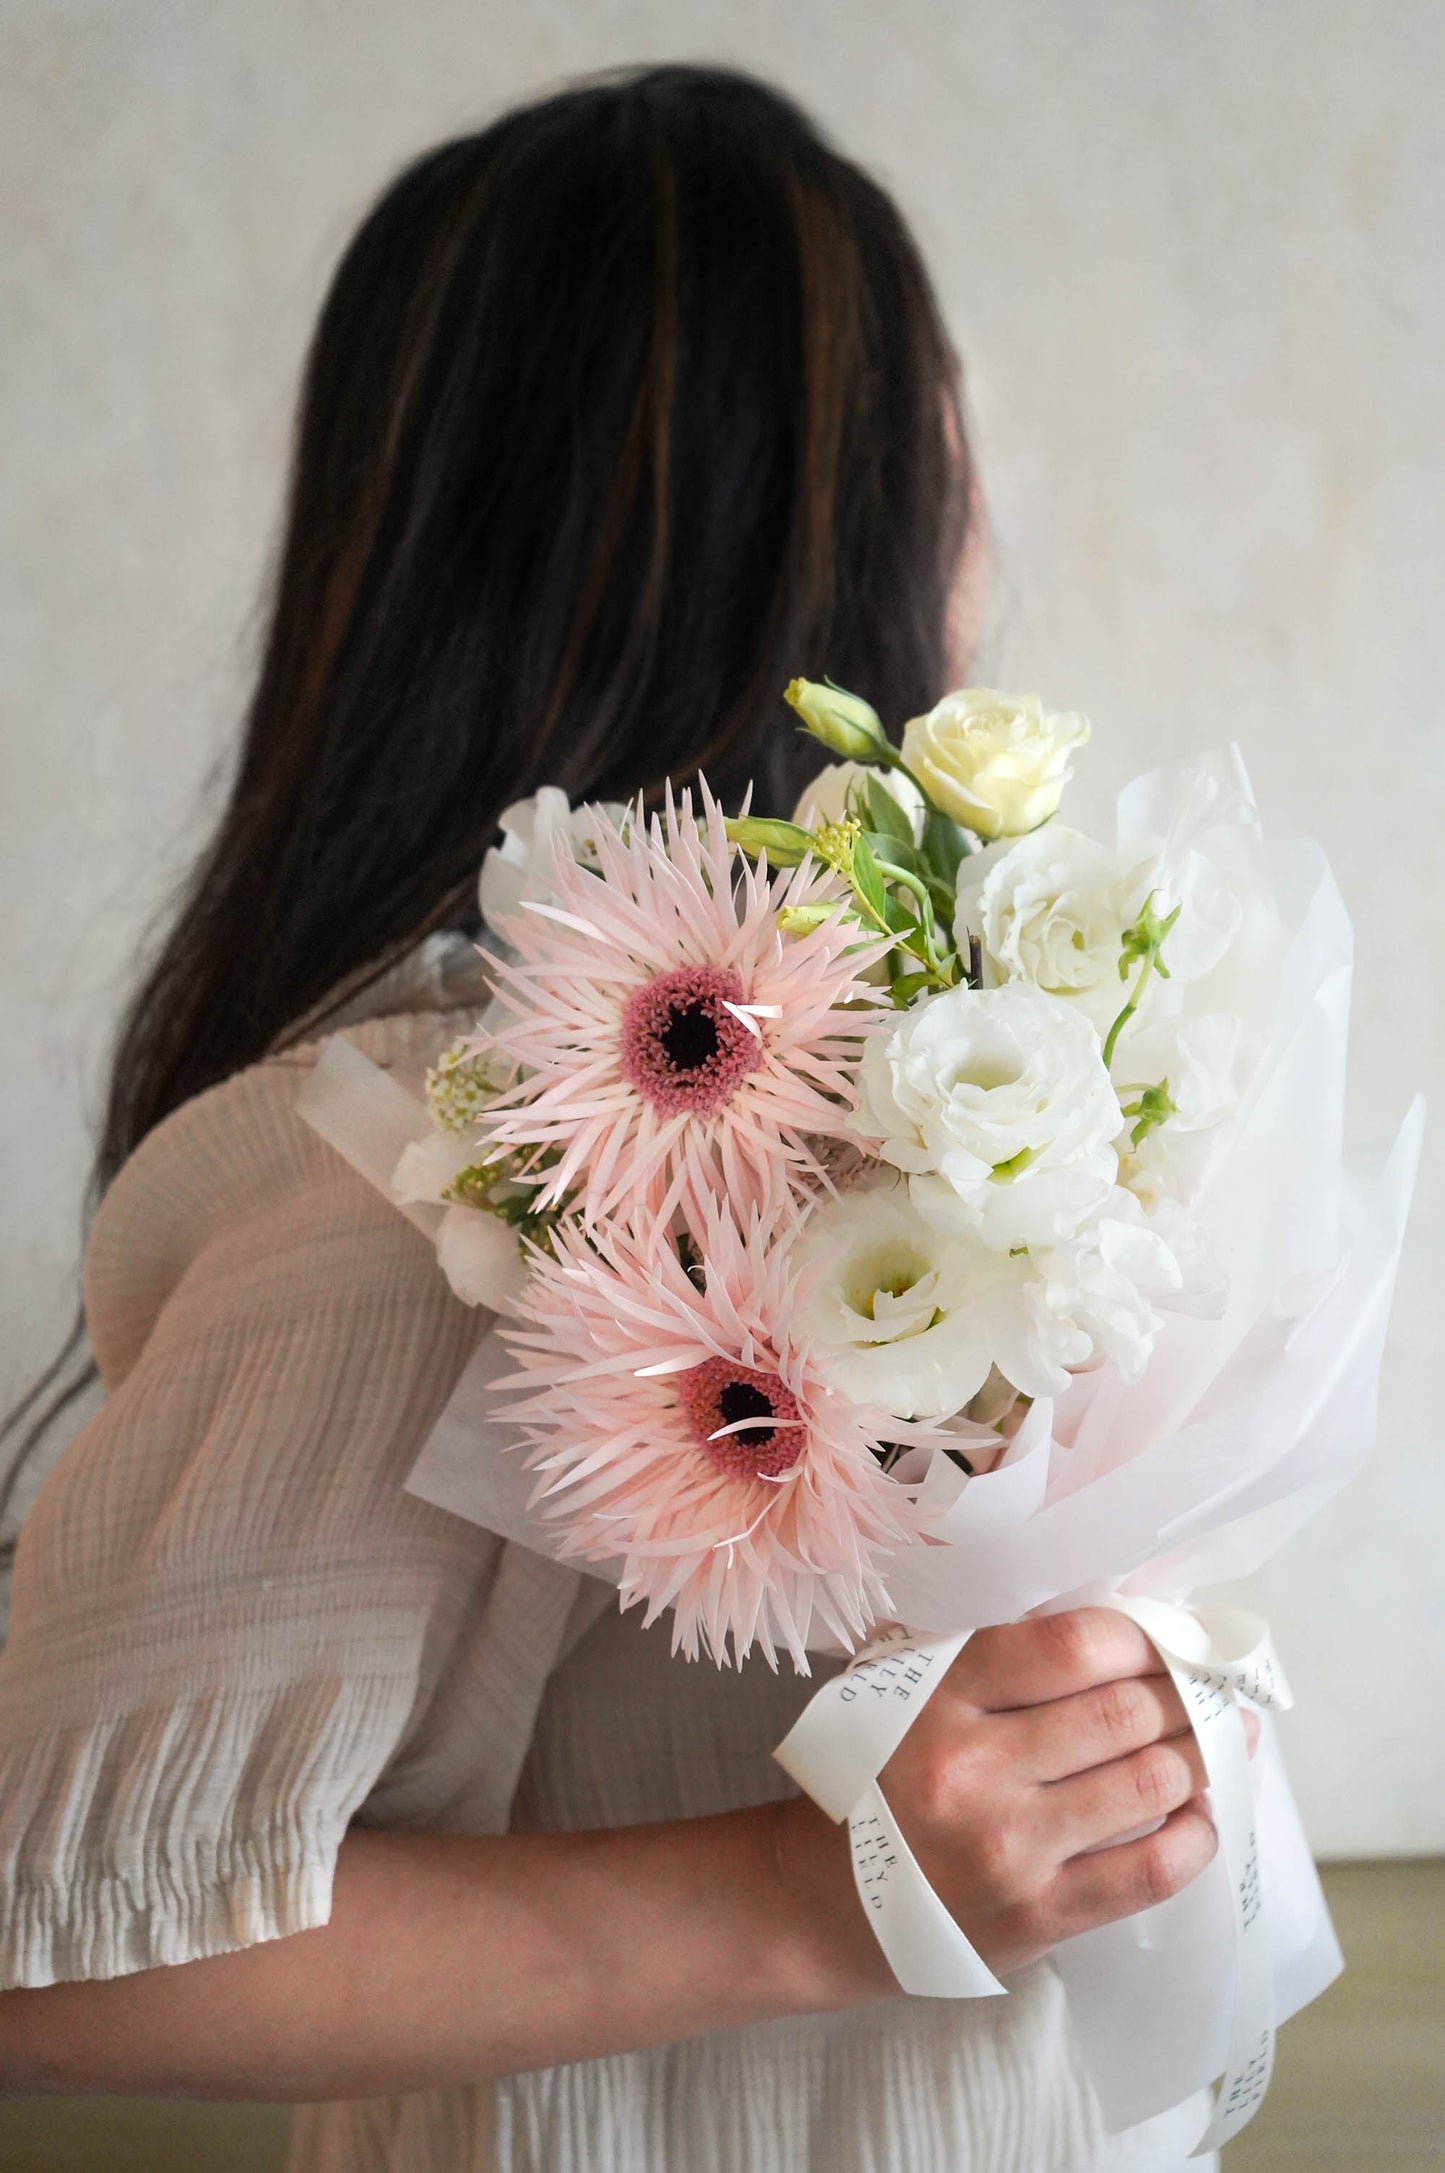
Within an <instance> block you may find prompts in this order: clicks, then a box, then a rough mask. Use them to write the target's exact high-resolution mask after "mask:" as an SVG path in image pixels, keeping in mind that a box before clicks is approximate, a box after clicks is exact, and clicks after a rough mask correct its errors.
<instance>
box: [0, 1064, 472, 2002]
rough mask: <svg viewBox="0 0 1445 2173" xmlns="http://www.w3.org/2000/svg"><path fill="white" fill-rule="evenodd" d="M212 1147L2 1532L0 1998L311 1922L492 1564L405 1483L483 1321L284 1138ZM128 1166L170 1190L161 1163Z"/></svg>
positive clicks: (355, 1182) (419, 1247)
mask: <svg viewBox="0 0 1445 2173" xmlns="http://www.w3.org/2000/svg"><path fill="white" fill-rule="evenodd" d="M295 1084H296V1081H295V1077H294V1075H293V1076H292V1077H291V1078H290V1079H289V1080H288V1081H287V1082H286V1083H285V1086H286V1093H285V1100H286V1105H287V1108H288V1109H289V1107H290V1105H291V1104H292V1103H293V1102H294V1092H295ZM252 1103H254V1096H253V1097H252ZM258 1109H259V1115H258ZM224 1113H225V1114H226V1115H227V1116H228V1118H230V1119H234V1120H235V1121H236V1122H239V1123H240V1124H241V1125H242V1126H243V1127H244V1125H245V1124H247V1123H250V1122H253V1121H255V1122H258V1123H259V1122H260V1120H261V1118H262V1117H264V1116H265V1114H266V1112H265V1110H264V1108H260V1107H259V1105H255V1106H252V1105H251V1104H248V1102H247V1099H246V1096H245V1095H244V1094H243V1095H242V1096H241V1098H240V1100H239V1102H238V1101H237V1100H236V1098H235V1097H232V1100H231V1102H230V1104H228V1105H227V1109H226V1111H225V1112H224ZM210 1137H211V1138H212V1140H213V1141H214V1140H222V1141H224V1144H223V1145H222V1146H220V1147H218V1149H217V1170H216V1174H215V1199H214V1201H213V1202H212V1208H213V1210H214V1219H215V1227H214V1228H213V1229H212V1230H211V1231H210V1232H209V1233H208V1234H206V1235H205V1236H204V1237H203V1240H202V1241H200V1242H197V1243H194V1244H193V1243H192V1242H191V1238H192V1236H193V1233H185V1235H186V1242H185V1244H184V1245H182V1244H181V1243H180V1241H179V1239H177V1240H176V1242H175V1243H173V1244H172V1245H171V1255H172V1256H174V1257H171V1256H168V1258H169V1265H168V1266H167V1267H166V1271H165V1272H166V1274H167V1275H169V1276H171V1277H173V1279H174V1287H172V1288H170V1289H169V1291H168V1293H167V1294H166V1295H165V1297H164V1300H163V1302H162V1303H160V1304H159V1305H158V1307H156V1308H155V1312H154V1322H153V1325H152V1326H151V1328H150V1330H149V1333H148V1334H147V1335H146V1336H145V1339H144V1341H143V1343H142V1344H141V1346H140V1348H139V1351H138V1355H136V1356H134V1358H133V1359H132V1360H131V1361H130V1362H129V1364H128V1368H127V1370H126V1371H125V1374H124V1378H123V1379H122V1380H120V1382H119V1384H118V1385H116V1386H114V1387H113V1391H112V1393H111V1395H110V1398H109V1400H108V1402H107V1403H106V1405H105V1406H104V1408H103V1409H102V1411H101V1412H100V1414H99V1415H98V1417H97V1418H96V1419H95V1420H94V1421H93V1422H92V1423H91V1424H90V1425H89V1426H87V1427H86V1428H84V1430H83V1431H82V1432H81V1433H80V1434H79V1435H78V1436H77V1438H76V1439H75V1441H74V1442H73V1443H72V1444H71V1446H70V1448H69V1449H68V1450H67V1452H66V1453H65V1455H64V1456H63V1457H62V1459H61V1460H60V1462H59V1464H58V1465H57V1467H56V1469H55V1471H54V1472H53V1474H52V1475H51V1477H50V1478H49V1480H48V1481H47V1483H46V1485H45V1486H44V1488H43V1489H42V1491H41V1494H40V1496H39V1498H38V1500H37V1503H36V1505H35V1508H34V1509H33V1511H32V1512H31V1515H30V1517H29V1518H28V1520H27V1522H26V1525H25V1529H24V1532H23V1535H22V1539H21V1544H20V1549H19V1555H18V1559H17V1563H16V1570H15V1582H14V1590H13V1601H12V1612H11V1630H10V1638H9V1642H8V1645H7V1647H6V1649H5V1652H4V1654H3V1657H0V1982H3V1985H4V1986H7V1987H8V1986H13V1985H22V1984H23V1985H43V1984H49V1983H53V1982H56V1981H59V1980H64V1979H69V1978H95V1977H113V1976H118V1975H121V1974H123V1973H125V1972H127V1971H130V1970H137V1969H147V1968H151V1967H153V1966H155V1965H157V1964H160V1963H171V1962H184V1961H189V1960H193V1959H197V1958H199V1957H201V1956H205V1955H211V1954H217V1953H221V1952H224V1951H226V1950H227V1949H231V1948H236V1947H241V1946H247V1945H251V1944H254V1943H255V1942H257V1941H260V1940H265V1939H274V1938H278V1937H281V1936H283V1935H285V1934H287V1933H290V1932H296V1931H302V1930H305V1929H307V1928H308V1927H311V1926H315V1925H319V1924H322V1923H324V1922H325V1921H326V1919H327V1916H328V1913H329V1909H330V1897H331V1880H332V1871H333V1867H334V1864H335V1860H336V1853H337V1849H338V1846H339V1844H340V1841H341V1838H342V1836H343V1834H344V1833H345V1830H346V1827H347V1824H348V1822H349V1821H350V1820H351V1819H352V1817H353V1816H354V1814H355V1813H356V1812H357V1811H358V1809H359V1808H360V1807H362V1806H363V1805H364V1804H365V1801H366V1799H367V1797H368V1795H369V1794H370V1793H371V1792H372V1790H373V1788H374V1787H375V1785H376V1784H377V1782H378V1780H379V1778H380V1777H381V1776H383V1774H386V1773H388V1772H391V1773H394V1772H395V1771H396V1770H397V1766H398V1762H399V1761H400V1762H402V1763H404V1761H405V1758H406V1755H407V1746H408V1741H409V1739H410V1737H411V1736H412V1735H413V1733H414V1732H417V1731H420V1732H422V1733H424V1719H425V1712H426V1707H427V1701H428V1698H429V1696H430V1693H431V1690H432V1688H433V1686H434V1685H435V1683H436V1681H437V1679H438V1677H439V1676H440V1675H441V1674H442V1673H443V1672H444V1671H445V1669H446V1668H447V1666H448V1664H449V1656H450V1655H451V1654H452V1652H453V1649H454V1647H455V1644H456V1641H457V1636H458V1629H459V1625H460V1624H461V1623H462V1622H463V1620H464V1619H465V1618H466V1616H467V1614H468V1612H469V1610H472V1611H474V1610H475V1607H476V1604H477V1601H478V1597H479V1592H478V1588H479V1586H485V1584H486V1582H487V1580H488V1578H489V1577H491V1576H492V1575H493V1574H494V1572H495V1567H496V1564H497V1561H498V1558H499V1554H500V1543H499V1542H497V1541H495V1540H494V1539H492V1538H491V1537H490V1536H489V1535H487V1534H485V1533H482V1532H479V1531H477V1530H476V1529H475V1528H474V1527H470V1526H467V1525H464V1524H462V1523H461V1522H460V1520H458V1519H456V1518H452V1517H448V1516H445V1515H444V1514H442V1513H441V1512H440V1511H437V1510H434V1509H431V1508H429V1507H428V1506H427V1505H426V1504H425V1503H422V1502H420V1501H418V1500H416V1499H414V1498H413V1497H412V1496H409V1495H407V1494H406V1493H404V1491H403V1481H404V1479H405V1477H406V1473H407V1471H408V1469H409V1468H410V1465H411V1462H412V1461H413V1460H414V1458H415V1455H416V1452H417V1450H418V1448H419V1446H420V1444H421V1442H422V1441H423V1439H424V1438H425V1436H426V1434H427V1432H428V1430H429V1428H430V1427H431V1425H432V1424H433V1422H434V1420H435V1418H436V1416H437V1414H438V1413H439V1411H440V1410H441V1407H442V1405H443V1404H444V1402H445V1401H446V1398H447V1396H448V1394H449V1393H450V1391H451V1389H452V1387H453V1385H454V1383H455V1381H456V1378H457V1376H458V1374H459V1372H460V1370H461V1368H462V1366H463V1364H464V1363H465V1361H466V1358H467V1356H468V1355H469V1353H470V1351H471V1349H472V1347H473V1345H474V1342H475V1339H476V1336H477V1334H478V1331H479V1327H480V1326H481V1325H482V1322H481V1321H480V1320H479V1317H478V1316H477V1315H476V1314H475V1313H472V1312H469V1311H468V1310H467V1309H466V1308H465V1307H463V1306H461V1305H459V1304H458V1303H457V1301H456V1300H455V1299H454V1298H453V1297H452V1296H451V1294H450V1292H449V1291H448V1289H447V1287H446V1285H445V1282H444V1280H443V1278H442V1277H441V1275H440V1274H439V1273H438V1272H437V1268H436V1262H435V1257H434V1255H433V1254H432V1252H431V1248H430V1247H429V1245H428V1244H427V1242H426V1240H425V1239H424V1238H423V1237H421V1236H420V1235H419V1234H418V1233H417V1232H416V1231H415V1230H414V1229H412V1228H411V1226H410V1225H409V1224H408V1223H407V1222H406V1221H405V1220H404V1219H403V1218H402V1217H401V1216H399V1215H397V1214H395V1213H394V1212H393V1211H392V1209H391V1208H390V1207H388V1206H387V1205H386V1203H385V1202H383V1201H381V1200H380V1199H378V1198H376V1197H375V1196H374V1195H373V1194H371V1193H370V1192H369V1191H368V1189H367V1187H366V1186H365V1185H364V1184H362V1183H361V1181H360V1180H359V1179H357V1178H356V1177H354V1176H353V1175H352V1173H351V1172H350V1171H349V1170H347V1169H346V1168H345V1167H344V1165H343V1164H342V1163H340V1161H339V1160H338V1159H337V1158H336V1157H335V1156H333V1155H332V1154H331V1151H330V1150H329V1149H328V1148H325V1147H323V1146H322V1145H321V1143H320V1142H319V1141H316V1140H314V1139H312V1138H311V1137H310V1136H309V1135H304V1136H303V1134H302V1128H301V1127H300V1126H299V1125H296V1126H294V1127H291V1128H290V1129H288V1130H287V1132H286V1136H285V1140H284V1152H282V1153H281V1154H280V1155H279V1158H278V1156H277V1155H275V1154H269V1155H263V1156H261V1157H260V1158H259V1160H255V1159H254V1158H253V1166H251V1167H249V1168H247V1167H245V1166H243V1164H242V1163H241V1162H239V1161H237V1160H236V1159H235V1146H236V1142H235V1135H234V1131H231V1132H229V1133H223V1132H221V1131H220V1130H218V1128H217V1127H216V1126H214V1125H213V1126H212V1128H211V1133H210ZM164 1145H165V1143H164V1142H162V1143H161V1147H162V1149H163V1148H164ZM181 1145H182V1146H184V1141H182V1142H181ZM227 1154H230V1155H231V1156H232V1167H231V1168H230V1170H229V1172H228V1171H227V1169H226V1168H225V1167H224V1166H223V1165H224V1164H225V1161H226V1156H227ZM152 1177H153V1179H154V1180H155V1181H156V1182H159V1183H162V1184H163V1185H164V1184H169V1185H171V1186H172V1188H173V1189H174V1188H175V1187H176V1186H181V1187H182V1188H183V1187H184V1184H185V1182H186V1180H185V1177H184V1172H183V1171H182V1172H178V1171H177V1168H176V1167H175V1157H174V1155H173V1154H172V1155H171V1156H170V1159H169V1160H167V1158H166V1153H165V1152H163V1151H161V1149H158V1153H157V1157H156V1158H155V1162H154V1167H153V1169H152ZM121 1182H124V1173H123V1177H122V1180H121ZM131 1204H132V1207H133V1206H134V1200H133V1199H132V1203H131ZM182 1219H184V1218H182ZM171 1227H172V1235H173V1236H174V1231H175V1228H176V1227H177V1225H176V1222H175V1218H174V1217H172V1226H171ZM114 1240H115V1232H114V1229H112V1232H111V1241H112V1250H114ZM161 1250H162V1252H164V1250H165V1248H164V1247H162V1248H161ZM151 1253H152V1255H153V1256H154V1254H155V1248H154V1246H152V1248H151ZM151 1265H152V1267H154V1257H152V1261H151ZM138 1272H139V1270H138Z"/></svg>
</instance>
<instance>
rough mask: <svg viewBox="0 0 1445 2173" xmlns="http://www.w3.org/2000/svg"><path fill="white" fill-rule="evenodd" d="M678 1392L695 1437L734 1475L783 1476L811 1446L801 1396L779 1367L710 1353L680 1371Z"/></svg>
mask: <svg viewBox="0 0 1445 2173" xmlns="http://www.w3.org/2000/svg"><path fill="white" fill-rule="evenodd" d="M677 1393H678V1397H679V1400H680V1401H681V1404H682V1408H683V1410H684V1412H685V1413H686V1415H687V1417H688V1419H689V1420H690V1421H691V1429H692V1435H693V1439H694V1440H695V1441H696V1443H697V1445H698V1447H699V1448H700V1449H701V1450H703V1452H704V1454H705V1455H706V1456H707V1457H708V1458H709V1460H710V1461H711V1462H712V1463H714V1464H715V1465H717V1467H718V1469H719V1470H720V1471H723V1472H726V1474H727V1476H728V1477H729V1478H730V1479H777V1478H780V1477H781V1476H782V1474H783V1473H784V1472H785V1471H791V1470H792V1468H793V1466H794V1464H796V1463H797V1461H798V1459H799V1457H800V1456H801V1455H802V1453H803V1450H804V1449H805V1447H806V1446H807V1440H808V1429H807V1426H806V1425H805V1424H804V1422H803V1418H802V1414H801V1413H800V1411H799V1409H798V1404H797V1399H796V1397H795V1396H794V1395H793V1393H792V1390H791V1389H789V1388H787V1387H786V1386H785V1385H784V1383H783V1382H782V1381H781V1380H780V1379H779V1377H778V1375H777V1374H776V1373H764V1372H762V1371H761V1370H760V1369H759V1368H757V1367H755V1366H740V1365H737V1364H735V1363H734V1361H733V1360H732V1359H730V1358H705V1359H704V1360H703V1362H702V1364H701V1365H700V1366H692V1367H690V1368H689V1369H688V1371H687V1372H686V1373H679V1374H678V1375H677ZM727 1426H735V1427H737V1429H738V1430H737V1432H736V1433H723V1432H721V1431H720V1429H722V1428H723V1427H727Z"/></svg>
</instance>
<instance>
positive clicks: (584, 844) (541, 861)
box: [477, 785, 627, 930]
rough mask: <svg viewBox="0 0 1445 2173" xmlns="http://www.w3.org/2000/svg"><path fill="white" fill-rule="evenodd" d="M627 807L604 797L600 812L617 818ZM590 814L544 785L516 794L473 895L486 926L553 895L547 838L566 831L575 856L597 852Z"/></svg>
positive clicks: (583, 857) (581, 857)
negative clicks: (499, 839) (523, 797)
mask: <svg viewBox="0 0 1445 2173" xmlns="http://www.w3.org/2000/svg"><path fill="white" fill-rule="evenodd" d="M626 812H627V810H626V809H625V808H623V807H616V806H613V805H611V804H610V803H604V806H603V813H604V814H606V815H608V816H609V817H610V818H611V819H612V821H613V822H620V821H621V820H622V819H623V818H624V816H625V815H626ZM595 828H596V824H595V818H594V816H593V814H592V810H591V809H590V808H588V807H578V808H573V807H569V805H568V803H567V795H566V793H565V792H559V790H558V789H557V787H556V786H555V785H543V787H542V789H541V791H540V792H534V793H533V794H532V797H531V798H530V799H529V800H518V801H516V802H515V803H514V805H513V806H511V807H509V808H507V809H505V811H504V812H503V814H502V817H501V829H502V842H501V844H500V845H494V846H493V847H492V849H491V850H490V852H488V854H487V856H486V858H485V859H484V860H483V862H482V872H481V875H480V877H479V878H478V881H477V900H478V903H479V904H480V906H481V909H482V918H483V920H484V921H486V923H487V925H488V927H489V928H491V929H494V930H495V929H496V927H497V925H498V923H499V922H500V921H502V920H505V919H506V918H507V916H508V915H509V914H513V913H517V912H519V911H520V910H521V908H522V906H523V905H524V904H527V903H531V904H536V905H547V904H549V903H550V902H551V898H552V844H553V840H554V839H555V838H557V837H560V836H565V837H566V839H567V840H568V843H569V845H570V846H571V849H572V851H573V853H574V854H575V856H576V857H577V859H579V860H581V861H584V862H586V861H589V860H591V859H592V858H593V857H594V856H595V853H596V845H595V843H594V836H595Z"/></svg>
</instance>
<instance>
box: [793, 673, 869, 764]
mask: <svg viewBox="0 0 1445 2173" xmlns="http://www.w3.org/2000/svg"><path fill="white" fill-rule="evenodd" d="M783 700H784V701H785V702H787V703H788V704H789V705H790V707H792V708H793V709H796V711H797V712H798V715H799V716H800V717H801V718H802V720H803V724H804V726H805V727H806V729H807V730H808V731H809V732H811V733H812V735H813V737H814V739H820V740H821V741H822V742H823V745H824V746H825V747H831V749H832V750H833V753H834V754H835V755H842V756H843V757H844V758H845V759H846V760H847V761H849V762H869V761H874V762H876V761H877V759H878V750H879V748H880V747H886V746H887V744H888V741H887V739H886V737H885V735H884V731H883V726H882V725H881V724H880V722H879V720H878V712H877V710H876V709H875V708H874V707H873V705H872V703H871V702H865V701H864V699H863V697H862V695H861V694H845V693H844V691H843V689H842V688H841V687H830V686H826V685H820V684H819V683H818V681H816V680H813V679H791V680H789V682H788V685H787V686H786V688H785V689H784V691H783Z"/></svg>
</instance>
